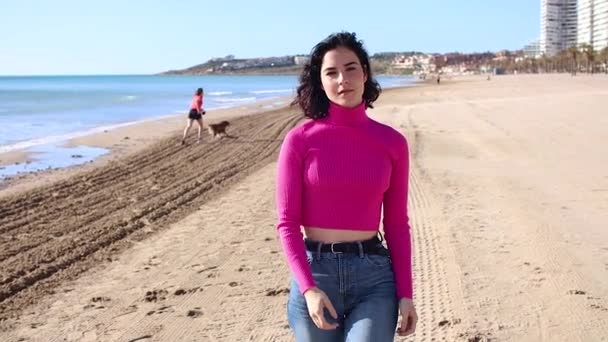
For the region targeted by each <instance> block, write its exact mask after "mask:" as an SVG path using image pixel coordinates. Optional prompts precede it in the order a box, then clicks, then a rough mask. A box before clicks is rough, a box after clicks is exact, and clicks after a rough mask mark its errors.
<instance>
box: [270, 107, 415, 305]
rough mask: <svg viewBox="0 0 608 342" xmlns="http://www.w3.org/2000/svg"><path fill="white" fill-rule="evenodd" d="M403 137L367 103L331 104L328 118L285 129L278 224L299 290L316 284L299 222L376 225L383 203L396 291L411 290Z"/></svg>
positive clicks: (334, 225)
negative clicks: (368, 108) (378, 119)
mask: <svg viewBox="0 0 608 342" xmlns="http://www.w3.org/2000/svg"><path fill="white" fill-rule="evenodd" d="M408 171H409V155H408V146H407V141H406V139H405V137H404V136H403V135H401V134H400V133H399V132H397V131H396V130H394V129H393V128H391V127H389V126H387V125H384V124H381V123H379V122H376V121H374V120H372V119H370V118H369V117H368V116H367V114H366V113H365V104H364V103H361V105H359V106H358V107H356V108H351V109H348V108H344V107H340V106H338V105H335V104H333V103H331V104H330V107H329V113H328V116H327V117H326V118H323V119H319V120H309V121H307V122H306V123H304V124H302V125H300V126H298V127H295V128H293V129H292V130H291V131H289V132H288V133H287V135H286V137H285V139H284V141H283V145H282V146H281V151H280V153H279V159H278V172H277V179H276V185H277V186H276V209H277V216H278V224H277V230H278V234H279V238H280V240H281V244H282V246H283V250H284V251H285V256H286V258H287V262H288V264H289V268H290V270H291V272H292V274H293V275H294V277H295V279H296V281H297V282H298V286H299V288H300V290H301V292H302V293H304V292H306V290H308V289H310V288H311V287H314V286H315V282H314V279H313V277H312V273H311V271H310V267H309V265H308V262H307V257H306V249H305V246H304V241H303V234H302V231H301V226H314V227H321V228H330V229H349V230H360V231H375V230H378V229H379V224H380V213H381V210H382V208H383V210H384V217H383V225H384V232H385V238H386V242H387V245H388V248H389V250H390V255H391V260H392V266H393V271H394V273H395V281H396V285H397V296H398V298H404V297H407V298H412V292H413V289H412V269H411V265H412V257H411V254H412V253H411V241H410V227H409V224H408V215H407V191H408Z"/></svg>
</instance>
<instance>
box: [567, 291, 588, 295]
mask: <svg viewBox="0 0 608 342" xmlns="http://www.w3.org/2000/svg"><path fill="white" fill-rule="evenodd" d="M568 294H571V295H584V294H587V292H585V291H582V290H570V291H568Z"/></svg>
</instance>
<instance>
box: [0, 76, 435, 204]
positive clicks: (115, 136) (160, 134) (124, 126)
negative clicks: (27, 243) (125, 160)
mask: <svg viewBox="0 0 608 342" xmlns="http://www.w3.org/2000/svg"><path fill="white" fill-rule="evenodd" d="M425 83H428V82H424V81H420V80H414V81H411V82H404V83H403V84H400V85H397V86H392V87H388V88H384V89H383V90H382V91H383V93H386V92H391V91H392V90H395V89H402V88H412V87H419V86H421V85H424V84H425ZM291 100H292V97H291V96H279V97H274V98H268V99H262V100H259V101H255V102H252V103H247V104H243V105H237V106H233V107H225V108H218V109H211V110H209V111H208V112H207V115H205V117H204V120H203V123H204V125H205V127H204V128H203V132H202V137H203V140H205V138H206V136H207V135H208V133H207V131H206V124H207V123H208V122H211V123H213V122H215V121H221V120H225V119H230V118H236V117H241V116H248V115H254V114H262V113H265V112H268V111H274V110H278V109H287V108H288V107H289V103H290V102H291ZM276 103H281V104H280V105H276ZM186 122H187V120H186V114H185V113H183V114H171V115H165V116H161V117H158V118H153V119H146V120H140V121H133V122H125V123H120V124H116V125H112V126H110V127H109V128H105V127H98V128H94V129H91V131H92V132H91V133H86V134H83V135H81V136H77V137H74V138H68V139H66V140H62V141H59V142H56V143H48V144H41V145H36V146H58V147H59V148H70V149H71V148H75V149H76V148H82V149H84V150H85V151H86V150H87V149H105V150H106V151H105V153H101V152H98V153H101V154H100V155H97V156H93V157H90V158H85V160H83V159H80V160H79V158H82V156H81V155H80V154H79V153H78V152H75V153H74V154H72V158H73V159H75V161H74V163H72V164H71V165H68V166H62V167H53V168H41V169H38V170H31V171H20V172H18V173H16V174H13V175H8V176H5V177H4V178H0V196H1V195H2V194H3V193H4V192H6V190H7V189H9V188H13V187H17V188H19V189H21V187H23V184H25V183H29V184H43V183H44V180H42V181H40V180H38V178H40V177H42V178H47V177H49V176H50V177H52V175H54V174H66V175H69V174H72V173H73V172H76V171H80V170H85V169H86V170H88V169H90V168H93V167H97V166H101V165H104V164H105V163H106V162H107V161H109V160H116V159H119V158H121V157H124V156H126V155H130V154H132V153H136V152H137V151H139V150H142V149H144V148H145V147H146V146H149V145H150V144H152V143H154V142H155V141H158V140H159V139H162V138H165V137H167V136H171V135H176V136H177V135H181V134H182V132H183V130H184V128H185V124H186ZM112 127H113V128H112ZM196 130H197V125H196V124H193V126H192V127H191V128H190V131H189V133H188V136H189V137H191V136H192V135H195V134H196ZM36 146H29V147H26V148H24V149H19V150H15V151H9V152H4V153H0V170H1V169H5V168H7V167H14V166H21V165H22V166H24V167H25V166H26V165H29V164H31V163H34V162H36V155H38V154H42V153H39V152H36V151H28V149H31V148H36ZM28 188H29V187H28ZM18 191H20V190H18Z"/></svg>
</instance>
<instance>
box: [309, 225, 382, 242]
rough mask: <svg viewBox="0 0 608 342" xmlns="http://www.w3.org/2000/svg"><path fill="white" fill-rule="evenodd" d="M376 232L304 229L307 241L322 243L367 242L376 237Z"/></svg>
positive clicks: (319, 228)
mask: <svg viewBox="0 0 608 342" xmlns="http://www.w3.org/2000/svg"><path fill="white" fill-rule="evenodd" d="M377 234H378V231H372V230H368V231H360V230H348V229H329V228H321V227H304V235H305V236H306V238H307V239H310V240H313V241H319V242H324V243H332V242H351V241H363V240H369V239H371V238H373V237H374V236H376V235H377Z"/></svg>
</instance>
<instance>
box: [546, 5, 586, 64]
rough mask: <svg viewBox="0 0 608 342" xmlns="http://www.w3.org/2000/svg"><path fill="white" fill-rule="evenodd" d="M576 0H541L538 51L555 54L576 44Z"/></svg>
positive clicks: (549, 54)
mask: <svg viewBox="0 0 608 342" xmlns="http://www.w3.org/2000/svg"><path fill="white" fill-rule="evenodd" d="M576 3H577V1H576V0H541V2H540V5H541V7H540V22H541V30H540V42H539V47H540V52H541V53H543V54H545V55H547V56H555V55H556V54H558V53H559V52H560V51H562V50H566V49H568V48H569V47H571V46H576V44H577V38H578V37H577V19H578V13H577V4H576Z"/></svg>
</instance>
